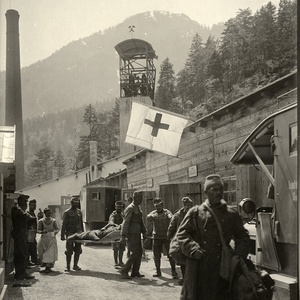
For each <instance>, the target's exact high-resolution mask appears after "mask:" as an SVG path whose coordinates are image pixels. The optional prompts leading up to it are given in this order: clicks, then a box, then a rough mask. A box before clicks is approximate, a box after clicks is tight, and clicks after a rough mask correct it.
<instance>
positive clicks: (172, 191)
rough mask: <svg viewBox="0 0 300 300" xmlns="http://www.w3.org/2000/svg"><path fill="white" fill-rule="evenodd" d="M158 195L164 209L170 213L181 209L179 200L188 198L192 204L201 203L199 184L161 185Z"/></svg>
mask: <svg viewBox="0 0 300 300" xmlns="http://www.w3.org/2000/svg"><path fill="white" fill-rule="evenodd" d="M159 195H160V197H161V198H162V199H163V200H164V203H165V208H167V209H169V210H170V211H171V212H172V213H174V212H175V211H177V210H178V209H179V208H181V207H182V203H181V199H182V198H183V197H189V198H191V199H192V200H193V201H194V204H201V203H202V195H201V183H178V184H162V185H160V186H159Z"/></svg>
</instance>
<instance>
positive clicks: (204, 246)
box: [176, 174, 250, 300]
mask: <svg viewBox="0 0 300 300" xmlns="http://www.w3.org/2000/svg"><path fill="white" fill-rule="evenodd" d="M223 189H224V183H223V180H222V179H221V177H220V175H218V174H211V175H208V176H207V177H206V179H205V183H204V192H205V194H206V196H207V199H206V200H205V201H204V202H203V203H202V204H201V205H196V206H193V207H192V208H190V209H189V211H188V212H187V213H186V215H185V217H184V219H183V220H182V222H181V224H180V225H179V228H178V231H177V234H176V236H177V238H178V242H179V246H180V248H181V251H182V253H183V254H184V255H186V266H185V267H186V271H185V275H184V282H183V287H182V290H181V296H180V299H181V300H188V299H189V300H190V299H193V300H200V299H210V300H227V299H228V290H229V282H228V281H226V280H225V279H223V278H221V276H220V274H219V273H220V263H221V256H222V243H221V239H220V233H219V229H218V226H217V223H216V220H215V217H214V216H213V215H212V214H211V213H210V211H209V210H208V209H207V207H210V209H211V210H212V211H213V212H214V214H215V215H216V216H217V217H218V218H219V220H220V222H221V226H222V231H223V234H224V239H225V243H226V245H229V243H230V241H231V240H234V250H233V255H238V256H241V257H242V258H246V257H247V255H248V252H249V247H250V238H249V233H248V231H247V230H246V229H245V228H244V226H243V222H242V219H241V217H240V216H239V213H238V212H237V211H236V210H235V209H233V208H230V207H228V206H227V204H226V201H225V200H224V199H223Z"/></svg>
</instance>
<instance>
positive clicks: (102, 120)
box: [25, 99, 119, 186]
mask: <svg viewBox="0 0 300 300" xmlns="http://www.w3.org/2000/svg"><path fill="white" fill-rule="evenodd" d="M80 123H81V125H83V124H85V125H86V126H87V127H88V130H87V134H81V135H80V137H79V143H78V145H77V146H76V144H73V147H74V146H76V149H75V154H74V155H72V157H66V155H65V154H64V152H63V151H62V149H61V148H58V150H57V151H54V150H53V146H51V142H50V141H44V142H43V143H42V145H41V146H40V147H38V150H36V151H35V152H34V157H33V158H31V159H30V160H29V161H28V163H27V164H26V165H25V171H26V172H25V173H26V174H25V184H26V186H32V185H35V184H38V183H40V182H44V181H47V180H51V179H53V178H56V177H60V176H63V175H65V174H67V173H68V172H69V171H70V170H71V171H75V170H79V169H82V168H85V167H88V166H89V165H90V149H89V142H90V141H96V142H97V158H98V161H102V160H107V159H109V158H111V157H113V156H115V155H116V154H117V153H118V151H119V102H118V100H117V99H116V100H115V105H114V107H113V108H111V109H107V108H106V107H105V106H104V107H102V108H100V109H98V110H97V109H96V108H95V107H94V106H92V105H91V104H90V105H88V106H86V107H85V111H84V114H83V116H82V121H81V122H80ZM81 132H84V131H83V130H81ZM69 138H70V137H67V136H65V139H66V143H67V142H68V140H69ZM29 142H30V141H29Z"/></svg>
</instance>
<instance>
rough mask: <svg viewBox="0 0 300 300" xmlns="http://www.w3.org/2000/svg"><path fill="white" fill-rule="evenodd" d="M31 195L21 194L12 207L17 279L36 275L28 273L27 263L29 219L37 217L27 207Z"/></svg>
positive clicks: (31, 277)
mask: <svg viewBox="0 0 300 300" xmlns="http://www.w3.org/2000/svg"><path fill="white" fill-rule="evenodd" d="M28 198H29V196H27V195H23V194H20V195H19V196H18V200H17V204H16V205H15V206H13V207H12V209H11V221H12V237H13V239H14V264H15V279H17V280H19V279H33V278H34V276H32V275H29V274H27V273H26V265H27V255H28V253H27V235H28V229H27V228H28V227H27V224H28V221H29V220H33V219H36V218H35V217H32V216H31V215H30V214H28V212H26V209H27V201H28Z"/></svg>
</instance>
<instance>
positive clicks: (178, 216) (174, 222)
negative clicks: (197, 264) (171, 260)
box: [167, 197, 194, 285]
mask: <svg viewBox="0 0 300 300" xmlns="http://www.w3.org/2000/svg"><path fill="white" fill-rule="evenodd" d="M181 202H182V204H183V207H182V208H180V209H179V210H178V211H176V212H175V213H174V215H173V217H172V219H171V222H170V225H169V228H168V232H167V236H168V239H169V240H171V239H172V238H173V237H174V236H175V234H176V231H177V229H178V227H179V225H180V223H181V221H182V220H183V218H184V216H185V215H186V213H187V212H188V210H189V209H190V208H191V207H192V206H193V205H194V203H193V200H192V199H190V198H189V197H183V198H182V199H181ZM180 269H181V274H182V279H179V281H178V284H179V285H182V284H183V278H184V273H185V266H184V265H180Z"/></svg>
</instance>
